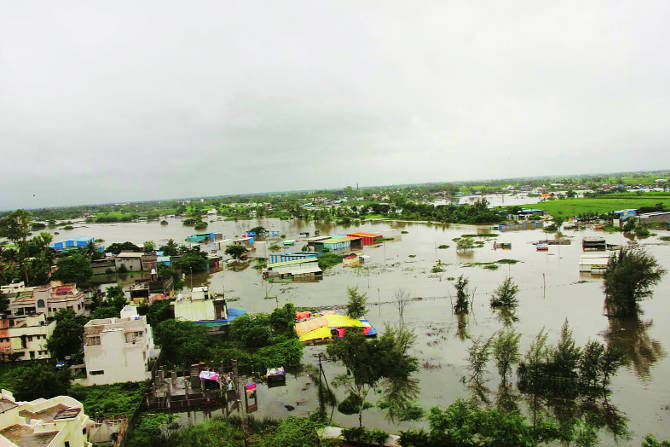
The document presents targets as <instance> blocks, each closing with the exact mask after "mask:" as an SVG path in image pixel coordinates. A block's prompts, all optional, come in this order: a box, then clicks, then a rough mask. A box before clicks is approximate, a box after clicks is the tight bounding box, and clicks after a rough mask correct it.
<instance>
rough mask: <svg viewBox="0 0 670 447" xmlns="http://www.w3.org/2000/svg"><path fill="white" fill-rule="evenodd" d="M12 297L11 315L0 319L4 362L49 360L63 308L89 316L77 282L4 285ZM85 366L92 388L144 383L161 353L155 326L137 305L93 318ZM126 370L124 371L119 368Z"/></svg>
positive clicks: (88, 329) (88, 326)
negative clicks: (112, 315)
mask: <svg viewBox="0 0 670 447" xmlns="http://www.w3.org/2000/svg"><path fill="white" fill-rule="evenodd" d="M2 292H3V294H5V295H6V296H7V297H8V298H9V307H8V311H7V313H6V314H4V315H2V316H1V319H0V359H1V360H4V361H10V360H40V359H49V358H51V354H50V352H49V350H48V349H47V340H48V339H49V338H50V337H51V335H52V334H53V331H54V329H55V327H56V321H55V320H52V319H51V317H53V316H54V314H55V313H56V312H58V311H59V310H61V309H71V310H72V311H73V312H74V313H75V314H76V315H82V314H84V312H85V305H84V294H83V293H82V291H81V290H79V289H78V288H77V285H76V284H63V283H62V282H61V281H51V282H49V284H46V285H43V286H36V287H25V286H24V285H23V283H18V284H17V283H15V284H11V285H9V286H3V287H2ZM84 335H85V339H84V364H85V370H86V379H85V380H82V381H81V382H83V383H86V384H90V385H104V384H111V383H117V382H127V381H142V380H146V379H147V378H148V375H147V374H148V369H147V368H148V363H149V360H150V359H152V358H155V357H156V356H157V355H158V351H157V350H156V349H155V348H154V343H153V336H152V333H151V326H150V325H149V324H148V323H147V320H146V317H145V316H140V315H138V314H137V307H135V306H132V305H128V306H126V307H124V308H123V309H122V310H121V315H120V318H107V319H102V320H91V321H89V322H88V323H86V325H85V326H84ZM120 366H123V367H120Z"/></svg>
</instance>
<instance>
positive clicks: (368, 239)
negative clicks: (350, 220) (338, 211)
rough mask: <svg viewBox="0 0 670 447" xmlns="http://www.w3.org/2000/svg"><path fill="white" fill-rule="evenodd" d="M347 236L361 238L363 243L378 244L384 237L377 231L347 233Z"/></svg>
mask: <svg viewBox="0 0 670 447" xmlns="http://www.w3.org/2000/svg"><path fill="white" fill-rule="evenodd" d="M347 236H349V237H358V238H361V241H362V242H363V245H375V244H379V243H381V241H382V239H383V238H384V237H383V236H382V235H381V234H379V233H349V234H347Z"/></svg>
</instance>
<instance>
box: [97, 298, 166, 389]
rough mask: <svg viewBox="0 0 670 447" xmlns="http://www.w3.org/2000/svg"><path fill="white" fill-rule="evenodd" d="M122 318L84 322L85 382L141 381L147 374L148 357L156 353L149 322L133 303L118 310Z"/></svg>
mask: <svg viewBox="0 0 670 447" xmlns="http://www.w3.org/2000/svg"><path fill="white" fill-rule="evenodd" d="M121 315H122V317H123V318H103V319H98V320H91V321H89V322H88V323H86V324H85V325H84V363H85V365H86V384H87V385H109V384H112V383H119V382H141V381H144V380H146V379H148V378H150V377H151V373H150V371H149V367H148V365H149V360H151V359H152V358H155V357H157V356H158V351H157V350H156V348H155V347H154V341H153V335H152V332H151V326H150V325H149V324H148V323H147V318H146V316H144V315H141V316H140V315H137V308H136V307H135V306H125V307H124V308H123V309H122V310H121Z"/></svg>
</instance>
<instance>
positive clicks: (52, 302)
mask: <svg viewBox="0 0 670 447" xmlns="http://www.w3.org/2000/svg"><path fill="white" fill-rule="evenodd" d="M60 309H72V310H73V311H74V313H76V314H77V315H81V314H82V313H83V312H84V294H83V293H82V292H81V291H80V290H78V289H77V285H76V284H75V283H71V284H63V283H62V282H61V281H51V282H49V284H46V285H43V286H35V287H26V288H25V289H24V291H23V292H21V293H19V294H18V295H17V296H15V297H14V298H12V297H10V299H9V313H10V314H11V315H14V316H21V315H30V314H35V313H44V314H46V316H47V318H49V317H53V316H54V314H55V313H56V312H58V311H59V310H60Z"/></svg>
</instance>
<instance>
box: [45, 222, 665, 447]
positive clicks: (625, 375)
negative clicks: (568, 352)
mask: <svg viewBox="0 0 670 447" xmlns="http://www.w3.org/2000/svg"><path fill="white" fill-rule="evenodd" d="M169 222H170V223H169V225H167V226H161V225H159V224H158V223H157V222H150V223H126V224H85V225H86V227H85V228H81V227H77V228H75V229H73V230H71V231H61V235H59V236H55V240H59V238H60V239H62V238H69V237H76V236H93V237H95V238H101V239H104V240H105V244H106V245H109V244H111V243H113V242H123V241H126V240H129V241H132V242H134V243H136V244H141V243H143V242H144V241H146V240H154V241H156V242H159V241H161V240H165V239H168V238H174V239H175V240H176V241H178V242H179V241H183V240H184V238H185V236H186V235H188V234H191V233H193V232H194V231H193V229H192V228H189V227H184V226H183V225H182V224H181V223H180V221H179V220H176V219H171V220H169ZM256 225H263V226H264V227H266V228H268V229H281V230H282V233H283V234H285V235H286V236H287V238H289V239H293V238H295V239H297V238H298V233H299V232H305V231H308V232H310V234H313V232H314V229H315V228H318V229H319V230H320V232H321V234H343V233H346V232H351V231H353V230H361V231H378V232H381V231H386V232H394V233H395V234H400V231H401V230H404V231H406V232H407V234H401V235H400V236H399V240H395V241H390V242H386V243H384V244H383V245H382V246H379V247H374V248H373V247H366V248H365V249H364V253H365V254H366V255H369V256H370V260H369V261H368V262H367V263H366V265H365V267H363V268H358V269H344V268H343V267H341V266H337V267H334V268H332V269H329V270H327V271H326V272H325V274H324V279H323V281H321V282H318V283H292V284H278V283H275V284H272V285H269V284H267V283H265V282H263V281H261V278H260V274H259V273H258V271H256V270H254V269H252V268H248V269H246V270H245V271H242V272H231V271H223V272H219V273H216V274H214V275H212V276H211V277H210V287H211V289H212V290H215V291H221V290H225V293H226V296H227V297H230V298H239V301H236V302H234V303H231V306H235V307H244V308H246V309H247V310H249V311H251V312H269V311H272V310H273V309H274V308H275V305H276V304H275V300H274V299H273V300H266V299H264V297H265V296H266V295H270V296H277V297H278V301H279V304H280V305H283V304H284V303H287V302H292V303H294V304H295V305H296V306H328V305H333V304H344V303H345V302H346V290H347V287H348V286H357V287H359V289H360V290H362V291H364V292H366V293H367V294H368V297H369V301H368V303H369V313H368V315H367V318H368V319H369V320H370V322H371V324H372V325H373V326H375V327H376V328H377V329H378V330H379V331H383V329H384V326H385V324H397V323H398V321H399V315H398V310H397V307H396V305H395V304H381V305H377V304H376V303H380V302H388V301H393V299H394V296H395V294H396V293H397V291H398V290H401V289H402V290H404V291H406V292H407V293H408V294H409V296H410V297H413V298H420V299H418V300H413V301H411V302H410V303H409V304H408V305H407V307H406V309H405V313H404V320H405V323H406V324H407V325H408V326H409V327H410V328H412V329H413V330H414V332H415V334H416V335H417V343H416V348H415V355H416V356H418V357H419V359H420V363H421V364H422V365H423V368H422V369H421V372H420V374H419V378H420V380H421V384H420V385H421V395H420V398H419V401H420V404H421V406H422V407H423V408H425V409H429V408H430V407H431V406H435V405H439V406H442V407H446V406H448V405H449V404H451V403H452V402H453V401H454V400H455V399H457V398H466V399H467V398H469V397H470V394H469V390H468V388H467V387H466V386H465V385H464V384H463V383H462V380H461V379H462V377H463V376H464V375H466V374H467V371H466V366H467V363H466V356H467V353H466V351H467V348H468V346H469V345H470V340H469V338H468V337H471V338H476V337H484V338H488V337H489V336H491V335H492V334H493V333H495V332H496V331H498V330H500V329H502V328H503V323H502V322H501V320H500V318H499V317H498V315H497V314H496V313H494V312H492V311H491V310H490V309H489V297H490V295H491V293H492V291H493V290H494V289H495V288H496V287H497V286H498V285H499V284H500V283H501V282H502V281H503V279H504V278H505V277H506V276H507V275H508V274H509V275H511V276H512V277H513V279H514V280H515V281H516V283H517V284H518V285H519V287H520V292H519V306H518V311H517V316H518V321H516V322H515V323H513V324H512V327H513V328H514V330H516V331H517V332H519V333H521V334H522V338H521V352H522V353H525V351H526V350H527V348H528V346H529V345H530V343H531V342H532V340H533V338H534V337H535V335H536V334H537V333H538V332H539V331H540V330H542V329H543V328H544V329H545V330H546V331H547V333H548V335H549V342H550V343H553V342H555V341H556V340H557V338H558V336H559V333H560V328H561V325H562V324H563V322H564V321H565V320H566V319H567V320H568V321H569V324H570V327H571V329H572V330H573V335H574V337H575V339H576V342H577V344H578V345H580V346H581V345H584V344H586V342H587V341H588V340H600V341H602V342H605V343H614V344H616V345H617V346H619V347H620V348H622V349H623V350H624V351H625V353H626V362H627V363H626V366H625V367H622V368H621V369H620V370H619V373H618V374H617V376H616V377H615V378H614V379H613V381H612V394H611V396H610V398H609V403H610V404H613V405H615V406H616V407H617V408H618V410H619V411H621V412H622V413H623V414H624V415H625V417H627V418H628V429H629V430H630V432H631V438H630V439H624V440H619V442H620V443H621V444H622V445H635V446H638V445H640V440H641V438H642V437H643V436H644V435H645V434H646V433H655V434H656V435H657V436H658V437H659V438H661V437H662V438H664V439H667V438H670V384H669V383H668V381H667V379H668V377H670V360H669V359H668V356H667V352H668V349H670V325H669V324H668V323H669V322H670V275H666V276H665V277H664V278H663V280H662V281H661V283H659V284H658V285H657V286H656V288H655V289H654V291H655V293H654V297H653V299H650V300H647V301H645V302H643V303H642V305H641V308H642V309H643V312H644V313H643V314H642V315H641V317H640V319H639V321H620V320H612V321H608V319H607V318H606V317H605V316H604V315H603V298H604V296H603V292H602V280H601V279H599V278H580V276H579V272H578V261H579V257H580V255H581V254H582V250H581V239H582V237H583V236H586V235H593V234H596V233H595V232H592V231H581V232H576V231H566V232H565V234H566V236H567V237H570V238H572V241H573V242H572V245H569V246H550V247H549V251H548V252H537V251H536V250H535V246H534V245H532V244H531V243H532V242H533V241H537V240H540V239H544V238H545V233H544V232H542V231H541V230H534V231H518V232H507V233H501V234H500V235H499V236H498V237H497V238H495V239H491V240H490V241H487V242H486V243H485V245H484V247H483V248H477V249H475V250H473V252H472V253H470V254H465V255H459V254H458V253H456V250H455V247H456V243H455V242H453V241H452V239H453V238H456V237H459V236H461V235H463V234H471V233H476V232H477V230H478V229H479V230H484V231H486V230H487V229H488V227H487V226H483V227H475V226H469V225H451V226H443V225H433V224H419V223H390V222H370V223H365V224H363V225H361V226H358V227H341V226H335V225H318V224H317V226H316V227H315V226H314V223H313V222H300V221H293V222H287V221H278V220H275V219H269V220H260V221H256V220H254V221H240V222H224V221H217V222H214V223H210V224H209V227H208V229H207V231H212V232H221V233H223V234H224V237H226V238H229V237H234V236H236V235H240V234H242V233H243V232H244V231H245V230H248V229H249V228H251V227H254V226H256ZM657 233H658V235H659V236H662V235H669V234H670V233H669V232H667V231H657ZM597 234H599V235H605V237H606V239H607V242H608V243H611V244H626V243H628V240H627V239H626V238H625V237H624V236H623V235H622V234H618V233H617V234H606V233H597ZM550 237H551V236H550ZM493 240H497V241H499V242H511V243H512V249H511V250H493V242H492V241H493ZM442 244H446V245H449V248H448V249H438V248H437V247H438V246H439V245H442ZM640 244H641V245H642V246H644V247H645V248H646V249H647V250H648V252H649V253H651V254H652V255H653V256H655V257H656V259H657V260H658V261H659V262H660V263H661V265H662V266H663V267H664V268H665V269H667V270H670V244H669V243H664V242H661V241H659V239H658V237H650V238H647V239H643V240H641V241H640ZM301 246H302V244H301V243H300V242H298V243H297V244H296V247H297V248H298V249H299V248H300V247H301ZM266 250H267V247H266V246H265V244H264V243H258V244H257V249H256V253H255V254H254V256H262V255H265V254H266ZM410 255H414V256H413V257H411V256H410ZM502 258H509V259H515V260H518V261H520V262H519V263H517V264H513V265H509V264H508V265H505V264H503V265H500V266H499V268H498V269H497V270H487V269H484V268H483V267H482V266H473V267H465V266H463V264H464V263H472V262H491V261H496V260H499V259H502ZM438 260H439V261H440V262H441V264H442V268H443V269H444V272H442V273H438V274H433V273H431V268H432V266H433V265H434V264H435V263H436V262H437V261H438ZM461 274H462V275H465V276H466V277H467V278H468V279H469V280H470V286H471V290H474V291H475V300H474V312H472V313H471V314H470V315H468V316H467V317H466V319H465V320H464V321H462V324H461V325H460V328H459V321H458V319H457V317H456V316H454V315H453V314H452V312H451V301H450V297H452V296H455V290H454V287H453V281H450V280H448V278H449V277H457V276H459V275H461ZM324 350H325V348H324V347H307V348H306V349H305V362H306V363H309V364H316V362H317V360H316V356H317V354H318V353H319V352H323V351H324ZM324 367H325V369H326V372H327V375H328V378H329V380H331V379H332V378H334V377H335V375H337V374H339V373H341V372H343V369H342V368H341V367H338V366H336V365H332V364H326V365H324ZM488 377H489V382H488V383H487V385H488V388H489V389H490V390H491V391H492V392H494V391H495V390H496V389H497V385H498V376H497V373H496V372H495V368H494V365H493V363H492V362H491V364H490V367H489V374H488ZM309 382H310V380H309V378H308V377H307V376H300V377H293V376H291V377H289V380H288V385H287V386H286V387H279V388H272V389H270V390H268V389H267V388H266V387H265V386H264V385H263V386H261V387H260V388H259V393H258V396H259V414H258V415H259V416H271V417H283V416H287V415H303V414H306V413H307V412H308V411H311V410H314V409H315V408H316V406H317V402H316V392H315V389H314V386H313V385H308V383H309ZM339 396H340V397H342V393H339ZM492 401H495V396H494V395H493V394H492ZM519 401H521V399H519ZM287 406H290V407H294V408H295V409H294V410H292V411H288V409H287ZM521 407H522V408H524V406H523V404H522V405H521ZM524 411H525V410H524ZM200 417H201V415H200ZM334 419H335V421H337V422H339V423H342V424H347V425H355V424H357V418H356V417H355V416H344V415H342V414H339V413H338V412H337V411H335V415H334ZM363 421H364V423H365V424H366V425H368V426H377V427H379V428H383V429H385V430H387V431H396V432H397V431H399V430H402V429H407V428H409V427H410V426H412V425H423V426H425V424H426V423H425V422H424V423H419V424H408V423H403V424H400V426H398V425H397V424H392V423H390V422H388V421H386V420H385V419H384V417H383V415H382V414H381V413H379V412H377V411H376V410H374V409H371V410H366V411H365V412H364V415H363ZM613 442H614V441H613V438H612V437H611V436H610V435H608V434H607V432H606V431H604V430H603V431H601V444H602V445H611V444H613Z"/></svg>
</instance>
